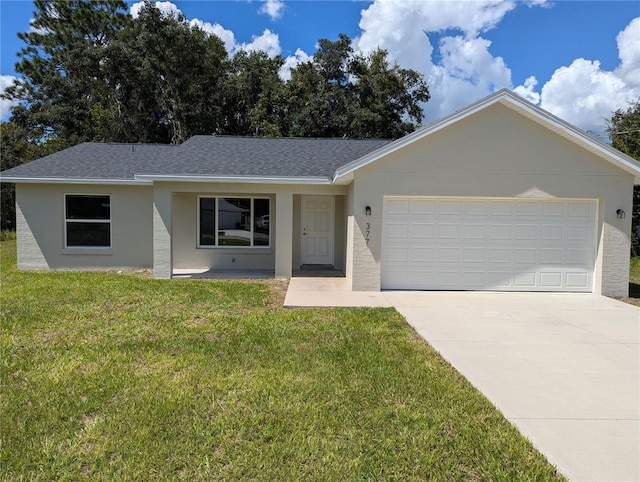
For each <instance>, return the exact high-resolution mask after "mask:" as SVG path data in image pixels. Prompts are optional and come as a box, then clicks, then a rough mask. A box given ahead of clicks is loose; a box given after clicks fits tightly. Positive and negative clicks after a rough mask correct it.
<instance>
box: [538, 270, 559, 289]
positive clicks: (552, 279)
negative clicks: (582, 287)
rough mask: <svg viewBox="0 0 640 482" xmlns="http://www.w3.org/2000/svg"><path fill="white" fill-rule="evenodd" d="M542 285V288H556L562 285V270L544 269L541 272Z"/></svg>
mask: <svg viewBox="0 0 640 482" xmlns="http://www.w3.org/2000/svg"><path fill="white" fill-rule="evenodd" d="M540 286H542V288H548V289H554V288H561V287H562V272H561V271H542V272H541V273H540Z"/></svg>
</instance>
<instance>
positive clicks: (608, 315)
mask: <svg viewBox="0 0 640 482" xmlns="http://www.w3.org/2000/svg"><path fill="white" fill-rule="evenodd" d="M293 281H294V280H292V282H293ZM315 286H316V287H317V288H319V289H317V290H314V289H313V288H314V283H313V282H312V281H306V282H300V284H299V287H301V288H300V291H299V292H298V293H296V292H295V289H296V288H295V284H294V292H293V293H292V294H291V297H290V296H289V294H288V295H287V299H289V300H290V303H289V305H290V306H292V305H294V306H303V305H305V303H304V300H305V299H306V300H308V302H309V304H307V305H306V306H332V305H334V306H349V303H348V301H349V298H348V295H347V294H346V293H345V292H344V291H343V290H341V289H339V287H338V285H336V286H333V285H332V284H331V283H330V282H327V281H326V280H323V281H321V282H319V283H318V284H316V285H315ZM332 300H334V302H332ZM352 305H355V306H359V305H365V306H394V307H395V308H396V309H397V310H398V311H399V312H400V313H401V314H402V315H403V316H404V317H405V318H406V319H407V321H408V322H409V323H410V324H411V325H412V326H413V327H414V328H415V330H416V331H417V332H418V333H419V334H420V335H421V336H422V337H423V338H424V339H425V340H427V341H428V342H429V343H430V344H431V345H432V346H433V347H434V348H435V349H436V350H438V351H439V352H440V353H441V354H442V356H443V357H444V358H445V359H446V360H447V361H449V363H451V364H452V365H453V366H454V367H455V368H456V369H457V370H458V371H459V372H460V373H461V374H462V375H464V376H465V377H466V378H467V380H469V381H470V382H471V383H472V384H473V385H474V386H475V387H476V388H478V389H479V390H480V391H481V392H482V393H484V395H485V396H486V397H487V398H488V399H489V400H491V402H492V403H493V404H494V405H495V406H496V407H497V408H498V409H499V410H500V411H501V412H502V413H503V414H504V416H505V417H506V418H507V419H509V420H510V421H511V422H512V423H514V424H515V425H516V426H517V427H518V429H519V430H520V431H521V432H522V433H523V434H524V435H525V436H526V437H527V438H528V439H529V440H531V442H532V443H533V444H534V445H535V446H536V447H537V448H538V449H539V450H540V451H541V452H542V453H543V454H544V455H545V456H546V457H547V459H548V460H549V461H550V462H551V463H552V464H554V465H556V466H557V467H558V469H559V470H560V472H562V473H563V474H564V475H566V476H567V477H568V478H569V479H570V480H580V481H587V480H592V481H614V480H619V481H639V480H640V351H639V350H640V347H639V342H640V308H637V307H634V306H631V305H628V304H626V303H622V302H619V301H616V300H613V299H610V298H606V297H604V296H598V295H591V294H566V293H553V294H551V293H493V292H491V293H489V292H433V291H432V292H428V291H427V292H425V291H422V292H415V291H398V292H395V291H387V292H382V293H373V292H370V293H358V294H356V295H354V296H353V298H352Z"/></svg>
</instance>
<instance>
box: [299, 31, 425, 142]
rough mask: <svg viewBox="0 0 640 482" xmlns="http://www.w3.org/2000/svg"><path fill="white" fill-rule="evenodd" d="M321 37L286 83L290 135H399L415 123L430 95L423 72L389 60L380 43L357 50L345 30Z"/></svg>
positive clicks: (388, 136) (411, 127) (384, 136)
mask: <svg viewBox="0 0 640 482" xmlns="http://www.w3.org/2000/svg"><path fill="white" fill-rule="evenodd" d="M318 43H319V49H318V51H317V52H316V53H315V55H314V57H313V60H311V61H309V62H306V63H303V64H301V65H299V66H298V67H296V68H295V69H293V70H292V72H291V80H290V81H289V82H288V83H287V92H288V95H287V97H288V98H289V99H290V101H289V102H290V103H289V113H290V115H289V118H288V119H287V121H288V129H289V134H290V135H293V136H311V137H345V136H346V137H355V138H398V137H402V136H403V135H405V134H408V133H409V132H411V131H413V130H414V129H415V127H416V123H419V122H420V121H421V119H422V115H423V111H422V107H421V103H422V102H427V101H428V100H429V97H430V96H429V89H428V87H427V85H426V84H425V82H424V80H423V78H422V76H421V75H420V74H419V73H418V72H416V71H413V70H408V69H402V68H400V67H399V66H398V65H397V64H395V65H393V66H389V63H388V60H387V52H386V51H384V50H381V49H378V50H376V51H374V52H372V53H371V54H369V55H362V54H355V53H354V52H353V48H352V47H351V39H350V38H349V37H347V36H346V35H344V34H341V35H340V37H339V39H338V40H337V41H335V42H332V41H329V40H327V39H320V41H319V42H318Z"/></svg>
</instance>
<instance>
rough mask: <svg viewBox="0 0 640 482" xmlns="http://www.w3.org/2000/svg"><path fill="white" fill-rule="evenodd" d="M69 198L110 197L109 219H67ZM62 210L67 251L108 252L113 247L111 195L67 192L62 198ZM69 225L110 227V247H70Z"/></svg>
mask: <svg viewBox="0 0 640 482" xmlns="http://www.w3.org/2000/svg"><path fill="white" fill-rule="evenodd" d="M67 196H85V197H98V196H101V197H105V196H106V197H108V198H109V219H67ZM62 210H63V217H64V228H63V231H64V249H66V250H76V249H78V250H90V251H94V250H95V251H108V250H111V247H112V246H113V229H112V225H111V219H112V218H113V215H112V210H111V194H106V193H103V194H98V193H93V192H90V193H89V192H65V193H64V194H63V196H62ZM68 223H96V224H108V225H109V246H69V244H68V243H67V224H68Z"/></svg>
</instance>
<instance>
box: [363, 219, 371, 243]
mask: <svg viewBox="0 0 640 482" xmlns="http://www.w3.org/2000/svg"><path fill="white" fill-rule="evenodd" d="M370 232H371V223H367V225H366V226H365V230H364V240H365V241H366V243H367V246H369V233H370Z"/></svg>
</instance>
